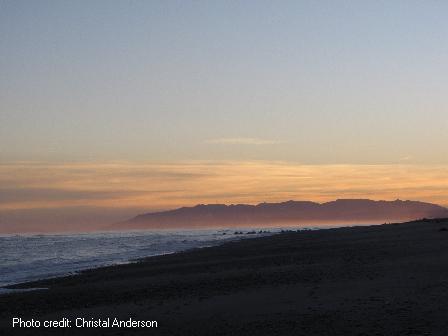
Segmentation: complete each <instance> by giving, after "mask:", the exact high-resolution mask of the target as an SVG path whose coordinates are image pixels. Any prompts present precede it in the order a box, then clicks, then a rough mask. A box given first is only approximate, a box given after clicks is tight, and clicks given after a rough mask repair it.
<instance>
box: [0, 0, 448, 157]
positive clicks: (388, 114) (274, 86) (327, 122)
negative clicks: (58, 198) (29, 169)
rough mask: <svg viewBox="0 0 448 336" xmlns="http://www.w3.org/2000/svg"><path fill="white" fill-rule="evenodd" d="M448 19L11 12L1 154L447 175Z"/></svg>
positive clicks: (322, 8) (145, 5)
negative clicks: (389, 166)
mask: <svg viewBox="0 0 448 336" xmlns="http://www.w3.org/2000/svg"><path fill="white" fill-rule="evenodd" d="M447 7H448V4H446V3H444V2H441V1H426V2H423V1H357V2H354V1H319V2H316V1H280V2H269V1H265V2H264V1H246V2H239V1H222V2H218V1H1V5H0V50H1V54H0V69H1V73H2V76H0V104H1V105H0V109H1V116H0V118H1V119H0V122H1V124H0V143H1V145H0V146H1V147H0V155H1V157H2V158H3V159H4V160H56V161H58V160H81V161H82V160H119V159H126V160H170V161H172V160H174V161H175V160H190V159H202V160H204V159H205V160H208V159H211V160H223V159H225V160H247V159H257V160H284V161H294V162H302V163H318V164H325V163H391V162H397V161H400V160H403V159H406V160H411V159H412V160H411V161H413V162H419V163H421V162H424V163H444V162H446V160H447V159H446V157H448V156H447V155H446V154H447V150H446V146H445V145H444V144H445V143H447V141H448V135H447V134H448V132H446V130H447V126H448V118H447V113H446V112H447V106H448V102H447V99H448V98H447V97H446V92H445V89H446V87H447V81H448V76H447V75H448V72H447V70H448V69H447V67H448V62H447V55H448V43H446V42H447V41H446V36H448V23H447V21H446V17H445V15H444V13H446V10H447V9H448V8H447ZM219 139H224V141H222V142H220V141H216V140H219ZM226 139H258V140H261V142H264V143H262V144H260V143H258V144H254V142H257V141H252V143H251V141H250V140H249V141H244V140H243V141H240V142H238V141H236V142H232V141H228V140H226ZM258 142H260V141H258Z"/></svg>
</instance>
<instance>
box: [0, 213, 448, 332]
mask: <svg viewBox="0 0 448 336" xmlns="http://www.w3.org/2000/svg"><path fill="white" fill-rule="evenodd" d="M18 287H23V288H27V287H39V288H42V287H44V288H48V290H39V291H28V292H23V293H11V294H4V295H1V296H0V334H5V335H133V334H138V335H140V334H141V335H307V336H310V335H344V336H346V335H446V334H447V333H448V220H427V221H420V222H411V223H403V224H389V225H378V226H368V227H353V228H339V229H328V230H320V231H305V232H297V233H296V232H291V233H283V234H277V235H274V236H269V237H261V238H253V239H247V240H243V241H238V242H231V243H226V244H224V245H221V246H216V247H209V248H204V249H197V250H192V251H187V252H182V253H176V254H172V255H165V256H158V257H151V258H148V259H145V260H142V261H141V262H139V263H134V264H129V265H121V266H113V267H106V268H99V269H94V270H90V271H86V272H83V273H81V274H79V275H76V276H71V277H65V278H57V279H53V280H46V281H39V282H35V283H30V284H24V285H21V286H18ZM13 317H21V318H22V319H24V320H26V319H31V318H34V319H35V320H40V321H45V320H61V319H62V318H67V319H68V320H70V321H72V323H73V324H74V321H75V319H76V318H82V317H84V318H85V319H86V320H93V319H98V318H101V319H106V318H112V319H113V318H114V317H117V318H118V319H119V320H129V318H133V319H134V320H142V321H157V326H158V327H157V328H130V329H123V328H76V327H74V325H73V326H72V327H71V328H43V327H40V328H38V329H35V328H28V329H27V328H14V329H13V328H12V327H11V325H12V318H13Z"/></svg>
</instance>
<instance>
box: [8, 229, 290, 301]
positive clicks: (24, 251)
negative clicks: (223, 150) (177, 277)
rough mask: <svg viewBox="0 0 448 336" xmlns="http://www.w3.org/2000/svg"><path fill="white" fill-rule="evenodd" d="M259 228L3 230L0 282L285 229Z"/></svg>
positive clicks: (28, 279)
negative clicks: (28, 232)
mask: <svg viewBox="0 0 448 336" xmlns="http://www.w3.org/2000/svg"><path fill="white" fill-rule="evenodd" d="M259 230H260V229H252V228H251V229H246V230H244V229H238V230H236V232H237V233H238V234H235V229H232V230H191V231H130V232H105V233H82V234H54V235H47V234H45V235H0V287H3V286H7V285H12V284H17V283H21V282H27V281H34V280H39V279H46V278H51V277H57V276H62V275H69V274H73V273H76V272H77V271H81V270H85V269H89V268H94V267H100V266H108V265H116V264H122V263H128V262H131V261H132V260H135V259H137V258H142V257H149V256H155V255H161V254H168V253H174V252H179V251H183V250H188V249H191V248H200V247H206V246H213V245H217V244H220V243H222V242H225V241H230V240H237V239H243V238H250V237H257V236H260V235H267V234H270V233H275V232H279V231H280V230H281V229H275V228H274V229H269V233H266V231H265V230H266V229H263V230H264V231H265V232H264V233H263V232H261V233H260V231H259ZM248 233H249V234H248ZM0 292H1V289H0Z"/></svg>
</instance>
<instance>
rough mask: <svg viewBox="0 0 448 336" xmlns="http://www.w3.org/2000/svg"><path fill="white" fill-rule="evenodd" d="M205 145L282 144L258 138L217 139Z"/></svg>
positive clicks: (210, 140)
mask: <svg viewBox="0 0 448 336" xmlns="http://www.w3.org/2000/svg"><path fill="white" fill-rule="evenodd" d="M206 142H207V143H211V144H225V145H256V146H259V145H276V144H280V143H283V141H278V140H269V139H260V138H243V137H240V138H217V139H208V140H206Z"/></svg>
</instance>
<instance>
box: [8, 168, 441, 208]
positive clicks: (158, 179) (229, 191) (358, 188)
mask: <svg viewBox="0 0 448 336" xmlns="http://www.w3.org/2000/svg"><path fill="white" fill-rule="evenodd" d="M447 196H448V166H418V165H406V164H397V165H300V164H293V163H286V162H207V161H203V162H202V161H196V162H178V163H136V162H113V163H107V162H105V163H54V164H51V163H27V162H23V163H9V164H2V165H0V211H2V210H13V209H16V210H19V209H35V208H47V209H48V208H61V207H70V206H88V207H114V208H117V207H118V208H140V209H141V208H145V209H148V211H150V210H155V209H156V210H160V209H167V208H174V207H179V206H185V205H193V204H197V203H215V202H219V203H251V204H254V203H258V202H263V201H269V202H276V201H284V200H288V199H295V200H313V201H321V202H323V201H328V200H333V199H336V198H371V199H395V198H402V199H413V200H423V201H429V202H434V203H438V204H442V205H443V204H447Z"/></svg>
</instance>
